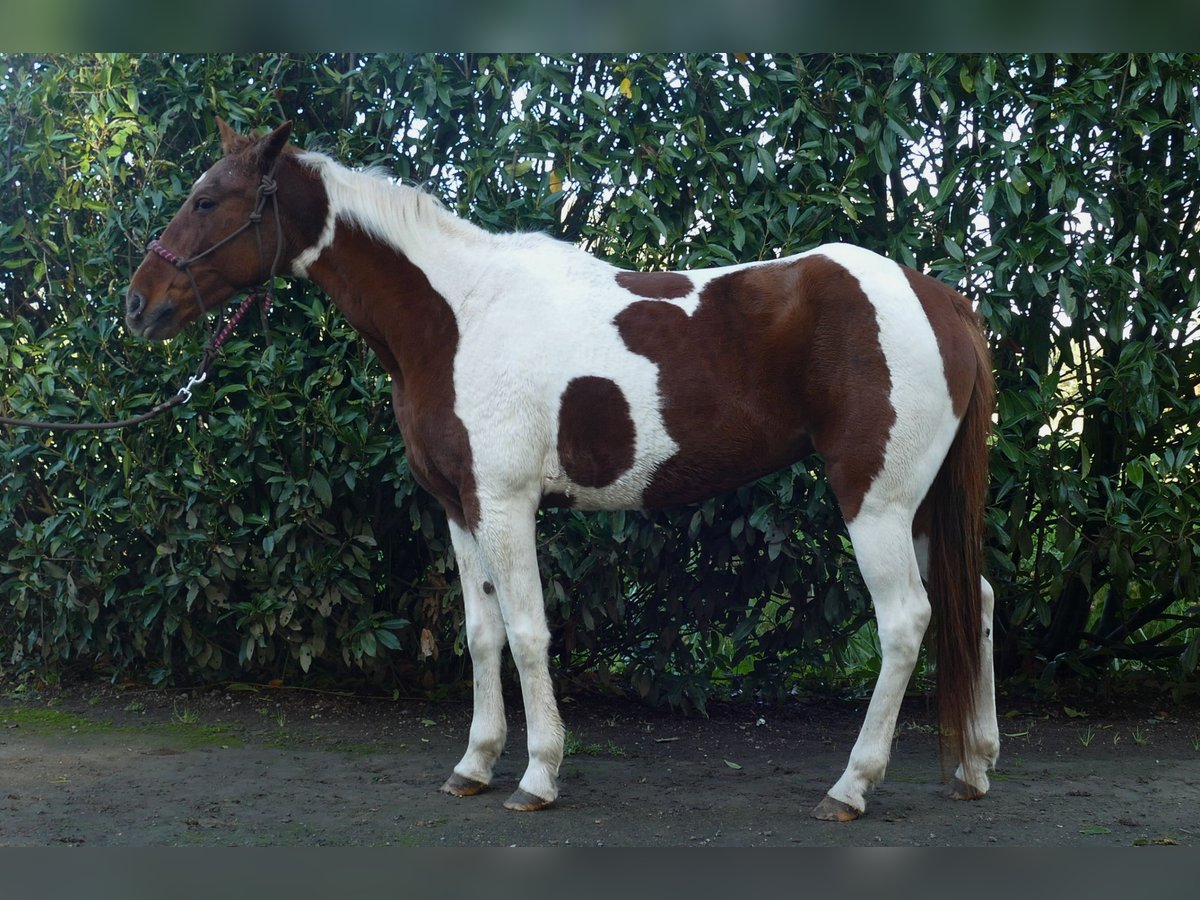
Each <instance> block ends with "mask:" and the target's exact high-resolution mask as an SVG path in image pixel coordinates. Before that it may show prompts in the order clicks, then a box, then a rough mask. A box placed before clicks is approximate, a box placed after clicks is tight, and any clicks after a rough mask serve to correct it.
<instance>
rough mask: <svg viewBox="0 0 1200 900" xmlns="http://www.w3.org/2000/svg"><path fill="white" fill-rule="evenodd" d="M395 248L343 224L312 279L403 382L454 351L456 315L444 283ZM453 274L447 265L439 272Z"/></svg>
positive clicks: (312, 269) (313, 270)
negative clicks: (439, 283)
mask: <svg viewBox="0 0 1200 900" xmlns="http://www.w3.org/2000/svg"><path fill="white" fill-rule="evenodd" d="M422 261H423V263H424V267H422V266H421V265H418V264H417V263H416V262H414V261H413V260H412V259H410V258H409V256H408V255H407V254H405V253H403V252H401V251H400V250H398V249H397V248H395V247H391V246H388V245H387V244H385V243H383V242H381V241H379V240H377V239H376V238H374V237H372V236H370V235H368V234H366V233H364V232H363V231H361V230H360V229H359V228H357V227H354V226H351V225H347V224H345V223H343V222H339V223H338V225H337V228H336V231H335V233H334V238H333V241H332V243H331V244H330V246H329V247H328V248H327V249H326V250H325V251H324V252H323V253H322V254H321V255H320V256H319V257H318V258H317V260H316V261H315V262H314V263H313V264H312V265H311V266H310V267H309V269H308V277H309V279H311V280H312V281H313V282H314V283H315V284H317V285H318V286H319V287H320V288H321V289H322V290H324V291H325V293H327V294H328V295H329V296H330V298H331V299H332V300H333V302H334V305H336V306H337V307H338V309H340V310H341V311H342V313H343V314H344V315H345V316H346V319H347V320H348V321H349V322H350V324H351V325H352V326H353V327H354V329H355V330H356V331H357V332H358V333H359V334H360V335H361V336H362V338H363V340H364V341H366V343H367V345H368V346H369V347H370V348H371V349H372V350H374V351H375V354H376V356H378V357H379V360H380V362H381V363H382V365H383V367H384V368H385V369H386V370H387V371H388V373H389V374H390V375H392V376H393V378H396V379H398V380H400V382H401V383H403V377H404V375H405V373H406V372H411V371H413V370H414V369H418V368H421V367H424V366H427V365H428V361H429V357H430V355H431V354H435V353H440V352H446V351H447V350H449V352H451V353H452V352H453V348H454V347H455V346H456V344H457V335H458V327H457V315H456V313H457V311H456V309H455V308H454V305H452V303H451V301H450V299H448V298H447V296H446V295H445V293H443V291H444V290H445V287H444V286H443V289H442V290H438V288H436V287H435V286H434V282H435V281H443V280H444V279H439V278H438V277H437V272H434V273H433V275H434V278H433V279H432V280H431V278H430V276H429V274H427V272H426V268H428V267H429V262H428V260H422ZM442 268H445V269H447V270H449V269H450V268H451V267H450V266H449V265H446V266H444V267H439V268H438V271H441V269H442Z"/></svg>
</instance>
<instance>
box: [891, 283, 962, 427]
mask: <svg viewBox="0 0 1200 900" xmlns="http://www.w3.org/2000/svg"><path fill="white" fill-rule="evenodd" d="M901 270H902V271H903V272H904V277H905V278H907V279H908V283H909V285H910V286H911V287H912V289H913V293H915V294H916V295H917V299H918V300H919V301H921V308H922V309H924V310H925V317H926V318H927V319H929V324H930V326H931V327H932V328H933V333H934V336H935V337H936V338H937V344H938V350H940V351H941V354H942V369H943V371H944V373H945V375H946V384H947V386H948V387H949V388H950V401H951V403H952V404H953V406H954V415H955V416H957V417H958V418H960V419H961V418H962V416H963V413H964V412H966V409H967V401H968V400H970V399H971V388H972V386H973V385H974V384H975V350H974V346H973V344H972V342H971V340H970V338H969V336H968V331H967V329H966V328H965V327H964V322H965V321H969V320H971V319H973V318H974V315H975V314H974V312H972V310H971V304H970V302H969V301H968V300H967V298H966V297H964V296H963V295H962V294H960V293H958V291H956V290H954V289H953V288H951V287H949V286H948V285H945V284H943V283H942V282H940V281H938V280H937V279H936V278H930V277H929V276H928V275H924V274H922V273H920V272H916V271H914V270H912V269H910V268H908V267H906V266H902V267H901Z"/></svg>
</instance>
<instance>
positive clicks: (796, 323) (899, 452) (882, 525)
mask: <svg viewBox="0 0 1200 900" xmlns="http://www.w3.org/2000/svg"><path fill="white" fill-rule="evenodd" d="M218 125H219V127H220V134H221V143H222V147H223V150H224V156H223V158H222V159H221V160H220V161H218V162H217V163H216V164H215V165H214V166H212V168H210V169H209V170H208V171H206V172H205V173H204V174H203V175H201V176H200V178H199V179H198V180H197V181H196V183H195V185H193V187H192V189H191V192H190V193H189V195H188V197H187V200H186V201H185V202H184V204H183V206H182V208H181V209H180V210H179V212H178V213H177V214H176V215H175V217H174V218H173V219H172V220H171V222H170V224H168V226H167V228H166V229H165V230H164V231H163V233H162V235H161V236H160V238H159V240H158V241H157V242H155V244H154V245H153V248H152V252H148V253H147V256H146V258H145V260H144V261H143V262H142V264H141V265H140V266H139V267H138V270H137V272H136V273H135V274H134V276H133V281H132V283H131V285H130V288H129V292H128V296H127V315H126V322H127V324H128V327H129V329H130V330H131V331H132V332H133V333H134V334H136V335H139V336H141V337H143V338H150V339H156V340H166V339H168V338H171V337H173V336H174V335H176V334H177V333H178V332H179V331H180V330H181V329H182V328H183V327H184V326H186V325H187V324H188V323H189V322H191V321H193V320H195V319H197V318H199V317H200V316H202V315H203V314H204V313H206V312H208V311H210V310H212V309H215V308H217V307H220V306H222V305H223V304H225V303H226V302H227V301H228V300H229V299H230V298H231V297H233V296H235V295H236V294H238V293H239V292H241V291H244V290H246V289H248V288H251V287H253V286H254V285H256V284H259V283H262V282H263V281H264V280H267V279H269V278H271V277H272V276H274V275H275V274H287V275H292V276H295V277H297V278H308V279H310V280H311V281H313V282H314V283H316V284H317V285H319V286H320V287H321V288H322V289H323V290H324V291H325V292H326V293H328V294H329V296H330V297H331V298H332V300H333V302H334V304H336V305H337V307H338V308H339V309H340V310H341V311H342V313H343V314H344V315H345V316H346V318H347V319H348V320H349V322H350V323H351V325H353V327H354V328H355V329H356V330H357V331H358V333H359V334H360V335H361V336H362V338H363V340H364V341H365V342H366V343H367V344H368V346H370V347H371V349H373V350H374V351H375V354H376V356H377V357H378V359H379V362H380V363H381V365H382V366H383V367H384V369H386V370H387V372H388V373H389V374H390V375H391V377H392V402H393V406H394V409H395V414H396V421H397V422H398V423H399V426H400V430H401V433H402V434H403V436H404V442H405V446H406V448H407V451H408V454H409V464H410V468H411V470H412V472H413V475H414V477H415V478H416V479H417V481H418V482H419V483H420V484H421V485H423V486H424V487H425V488H426V489H427V490H428V491H430V492H431V493H432V494H433V495H434V496H435V497H436V498H437V499H438V500H439V501H440V503H441V505H442V507H443V508H444V509H445V511H446V515H447V517H448V519H449V527H450V533H451V538H452V540H453V545H454V550H455V555H456V558H457V562H458V568H459V573H460V575H461V578H462V588H463V598H464V603H465V607H466V609H465V612H466V629H467V641H468V647H469V650H470V654H471V661H472V667H473V670H474V715H473V718H472V722H471V729H470V738H469V741H468V744H467V749H466V753H465V754H464V755H463V757H462V760H461V761H460V762H459V763H458V765H456V766H455V767H454V770H453V772H452V773H451V774H450V776H449V778H448V780H447V781H446V783H445V784H444V785H443V790H444V791H446V792H448V793H450V794H454V795H458V796H466V795H471V794H476V793H479V792H481V791H483V790H484V789H485V788H487V787H488V786H489V784H490V783H491V781H492V771H493V767H494V765H495V763H496V760H497V758H498V757H499V755H500V753H501V750H502V749H503V747H504V742H505V736H506V730H507V725H506V720H505V712H504V703H503V699H502V696H501V690H500V655H501V651H502V650H503V648H504V645H505V644H506V643H507V644H508V646H509V648H510V650H511V652H512V655H513V658H514V660H515V662H516V665H517V669H518V672H519V674H520V681H521V692H522V696H523V699H524V705H525V715H526V719H527V724H528V735H529V737H528V753H529V761H528V766H527V768H526V770H525V773H524V776H523V777H522V778H521V781H520V784H519V786H518V787H517V789H516V790H515V792H514V793H513V794H512V795H511V796H510V797H509V798H508V800H507V801H506V802H505V806H507V807H508V808H510V809H519V810H535V809H541V808H544V807H546V806H549V805H550V804H551V803H553V802H554V800H555V799H556V798H557V796H558V769H559V765H560V763H561V762H562V756H563V726H562V722H561V720H560V718H559V714H558V707H557V704H556V702H555V698H554V692H553V688H552V685H551V680H550V674H549V668H548V646H549V631H548V629H547V624H546V615H545V611H544V608H543V601H542V586H541V580H540V577H539V573H538V568H537V556H536V552H535V541H534V522H535V513H536V511H537V509H538V507H539V505H541V504H550V505H558V506H569V507H575V508H578V509H593V510H594V509H643V508H654V507H662V506H669V505H675V504H684V503H690V502H694V501H698V500H702V499H704V498H706V497H709V496H712V495H714V494H717V493H720V492H722V491H727V490H730V489H732V488H734V487H736V486H738V485H741V484H744V483H746V482H748V481H751V480H753V479H755V478H758V477H760V476H762V475H764V474H767V473H769V472H772V471H774V470H776V469H779V468H781V467H783V466H787V465H789V464H791V463H793V462H795V461H796V460H799V459H801V458H802V457H804V456H806V455H807V454H808V453H810V452H812V451H814V450H815V451H817V452H819V453H820V454H821V455H822V457H823V458H824V461H825V466H826V471H827V473H828V477H829V481H830V484H831V486H832V488H833V490H834V492H835V494H836V496H837V499H838V502H839V504H840V507H841V510H842V514H843V516H844V518H845V520H846V525H847V529H848V531H849V534H850V539H851V541H852V543H853V545H854V550H855V556H856V559H857V561H858V565H859V567H860V569H861V571H862V575H863V579H864V580H865V582H866V585H867V587H868V589H869V590H870V593H871V598H872V602H873V603H874V607H875V614H876V618H877V620H878V626H879V639H880V646H881V649H882V664H881V667H880V674H879V678H878V681H877V683H876V685H875V688H874V691H873V693H872V696H871V701H870V705H869V706H868V709H867V713H866V718H865V721H864V722H863V726H862V729H861V731H860V733H859V736H858V740H857V741H856V742H855V744H854V747H853V749H852V750H851V753H850V759H849V764H848V765H847V767H846V770H845V772H844V773H843V774H842V776H841V777H840V778H839V779H838V780H837V782H836V783H835V784H834V785H833V786H832V787H831V788H830V789H829V791H828V793H827V795H826V796H825V797H824V798H823V799H822V800H821V802H820V803H819V804H818V805H817V807H816V808H815V809H814V810H813V814H814V815H815V816H817V817H818V818H822V819H832V820H849V819H853V818H856V817H858V816H859V815H861V814H862V812H863V810H864V809H865V807H866V804H865V800H864V794H865V792H866V791H867V790H868V789H869V788H870V787H871V786H873V785H874V784H876V783H878V782H879V781H880V780H881V779H882V778H883V775H884V770H885V768H886V765H887V761H888V756H889V751H890V746H891V741H892V736H893V732H894V730H895V725H896V718H897V715H898V713H899V709H900V702H901V700H902V698H903V695H904V690H905V687H906V685H907V683H908V680H909V677H910V675H911V673H912V670H913V667H914V665H915V663H916V660H917V655H918V651H919V647H920V644H921V641H922V638H923V636H924V634H925V630H926V626H927V625H928V623H929V621H930V618H931V613H932V612H936V613H937V615H938V619H939V624H938V628H937V634H938V646H937V651H936V654H937V657H936V658H937V672H938V683H939V684H938V692H939V717H940V719H941V724H942V728H943V729H944V731H945V733H946V734H947V735H948V741H949V744H950V747H951V749H952V752H953V753H954V755H955V759H956V760H957V769H956V770H955V772H954V776H953V779H952V780H951V784H950V794H951V795H952V796H954V797H956V798H960V799H969V798H976V797H980V796H982V795H983V794H985V793H986V792H987V790H988V775H987V771H988V770H989V769H990V768H992V767H993V766H994V764H995V761H996V758H997V754H998V752H999V733H998V729H997V723H996V713H995V700H994V687H993V676H992V660H991V620H992V599H993V598H992V590H991V587H990V586H989V585H988V583H987V581H986V580H984V578H983V577H982V537H983V506H984V496H985V489H986V478H987V438H988V434H989V431H990V428H991V415H992V408H993V404H994V389H993V384H992V373H991V367H990V361H989V356H988V352H987V347H986V343H985V341H984V338H983V334H982V330H981V326H980V323H979V320H978V318H977V317H976V316H975V314H974V313H973V312H972V310H971V308H970V305H969V303H968V302H967V301H966V300H965V299H964V298H963V297H962V296H960V295H959V294H958V293H956V292H955V291H953V290H951V289H950V288H948V287H946V286H945V285H943V284H941V283H940V282H938V281H935V280H933V279H931V278H928V277H926V276H925V275H922V274H920V273H917V272H915V271H913V270H911V269H907V268H905V267H903V266H900V265H897V264H895V263H893V262H891V261H889V260H887V259H885V258H883V257H881V256H878V255H876V254H874V253H872V252H869V251H867V250H864V249H861V248H858V247H853V246H849V245H844V244H832V245H826V246H821V247H817V248H815V249H813V250H809V251H807V252H804V253H801V254H798V255H796V256H790V257H787V258H783V259H777V260H771V261H768V262H760V263H748V264H743V265H736V266H728V267H723V268H716V269H704V270H695V271H687V272H670V273H663V272H659V273H638V272H629V271H623V270H619V269H616V268H614V267H612V266H610V265H608V264H606V263H604V262H602V261H600V260H598V259H595V258H593V257H591V256H589V255H588V254H586V253H585V252H583V251H582V250H580V249H578V248H576V247H573V246H571V245H568V244H565V243H562V242H559V241H555V240H552V239H550V238H548V237H546V236H543V235H538V234H492V233H489V232H487V231H484V230H482V229H480V228H478V227H476V226H474V225H472V224H469V223H468V222H466V221H463V220H462V219H459V218H457V217H455V216H454V215H452V214H451V213H450V212H448V211H447V210H446V209H444V208H443V207H442V206H441V205H440V204H439V203H437V202H436V201H435V200H434V199H433V198H432V197H430V196H429V195H428V194H426V193H424V192H422V191H420V190H418V189H416V188H413V187H410V186H407V185H403V184H397V183H395V182H394V180H392V179H391V178H389V177H386V176H385V175H383V174H381V173H378V172H361V171H353V170H351V169H348V168H346V167H344V166H342V165H340V164H339V163H337V162H335V161H334V160H332V159H330V158H329V157H327V156H325V155H321V154H318V153H312V152H303V151H301V150H299V149H298V148H296V147H294V146H292V145H290V144H289V143H288V138H289V136H290V133H291V124H290V123H287V124H285V125H283V126H281V127H280V128H277V129H276V130H275V131H273V132H271V133H270V134H267V135H266V136H264V137H261V138H250V137H244V136H241V135H238V134H237V133H235V132H234V131H233V130H232V129H230V128H229V127H228V126H227V125H226V124H225V123H224V122H223V121H219V120H218ZM926 585H928V590H927V589H926Z"/></svg>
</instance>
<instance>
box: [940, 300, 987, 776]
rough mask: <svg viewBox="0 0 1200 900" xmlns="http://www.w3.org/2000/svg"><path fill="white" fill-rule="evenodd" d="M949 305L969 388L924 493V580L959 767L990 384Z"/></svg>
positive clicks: (967, 325)
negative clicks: (964, 346)
mask: <svg viewBox="0 0 1200 900" xmlns="http://www.w3.org/2000/svg"><path fill="white" fill-rule="evenodd" d="M955 306H956V308H957V311H958V313H959V316H960V317H961V318H962V321H963V325H964V330H965V332H966V334H967V335H968V336H969V339H970V341H971V343H972V345H973V348H974V353H975V371H974V379H975V382H974V386H973V388H972V390H971V396H970V400H969V401H968V402H967V408H966V411H965V412H964V414H963V418H962V421H961V422H960V423H959V427H958V432H957V434H955V436H954V441H953V443H952V444H951V445H950V450H949V452H948V453H947V454H946V458H945V460H944V461H943V462H942V467H941V469H940V470H939V471H938V474H937V476H936V478H935V479H934V482H933V485H932V486H931V487H930V489H929V495H928V498H927V499H928V503H927V506H928V507H929V514H930V520H929V528H930V534H929V568H928V573H927V575H928V579H927V580H928V587H929V597H930V602H931V605H932V608H933V615H934V618H935V620H936V621H937V623H938V624H937V650H936V653H937V694H938V703H937V708H938V721H939V724H940V727H941V731H942V747H943V754H945V753H946V752H955V753H956V754H957V756H956V758H957V759H958V760H959V761H962V760H964V759H966V752H967V747H968V744H969V738H970V729H971V723H972V722H973V720H974V715H975V705H976V686H977V684H978V682H979V675H980V667H981V651H982V641H983V635H982V633H981V632H982V628H983V625H982V608H981V604H982V597H981V578H982V576H983V534H984V507H985V501H986V495H987V486H988V436H989V435H990V433H991V430H992V410H993V409H994V407H995V382H994V379H993V375H992V362H991V353H990V352H989V350H988V346H987V341H986V339H985V338H984V334H983V328H982V324H981V322H980V320H979V318H978V317H977V316H976V315H975V313H974V312H973V311H972V310H971V308H970V306H969V305H968V304H967V302H966V300H965V299H963V300H961V301H960V302H956V304H955ZM943 758H944V757H943Z"/></svg>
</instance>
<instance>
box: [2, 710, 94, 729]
mask: <svg viewBox="0 0 1200 900" xmlns="http://www.w3.org/2000/svg"><path fill="white" fill-rule="evenodd" d="M0 728H24V729H28V730H29V731H32V732H35V733H38V734H92V733H97V732H104V731H113V730H114V727H113V725H112V724H111V723H110V722H97V721H95V720H94V719H88V718H86V717H84V716H79V715H76V714H75V713H69V712H64V711H63V710H61V709H50V708H49V707H46V706H6V707H4V708H3V709H2V710H0Z"/></svg>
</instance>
